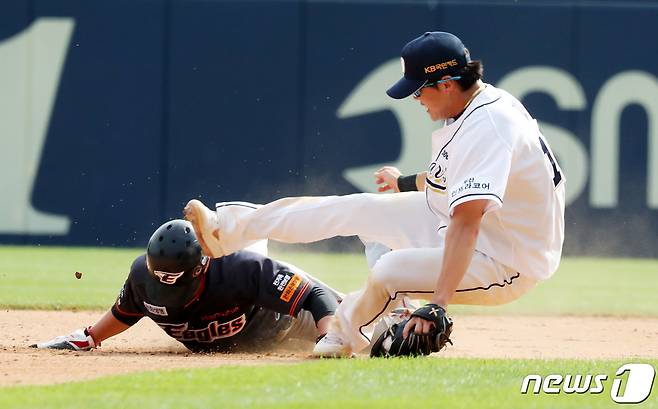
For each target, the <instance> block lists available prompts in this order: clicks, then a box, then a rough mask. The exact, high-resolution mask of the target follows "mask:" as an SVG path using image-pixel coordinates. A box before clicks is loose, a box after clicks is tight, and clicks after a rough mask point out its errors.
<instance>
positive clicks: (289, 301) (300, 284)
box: [240, 251, 313, 317]
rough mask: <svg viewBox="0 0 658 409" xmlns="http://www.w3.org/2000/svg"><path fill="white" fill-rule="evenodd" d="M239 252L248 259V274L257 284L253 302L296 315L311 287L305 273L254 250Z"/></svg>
mask: <svg viewBox="0 0 658 409" xmlns="http://www.w3.org/2000/svg"><path fill="white" fill-rule="evenodd" d="M240 253H242V254H241V255H240V256H241V257H244V260H249V261H248V262H247V264H248V265H249V266H250V267H249V268H248V270H249V271H248V273H249V274H250V275H251V276H252V283H254V284H255V287H256V288H255V289H256V294H255V295H256V298H255V300H254V303H255V304H256V305H259V306H261V307H265V308H267V309H269V310H272V311H275V312H279V313H281V314H286V315H292V316H293V317H295V316H297V314H298V313H299V311H300V310H301V308H302V305H303V304H304V301H305V300H306V297H308V295H309V293H310V291H311V288H312V287H313V283H312V282H311V280H310V279H309V277H308V275H307V274H306V273H304V272H303V271H301V270H298V269H296V268H294V267H292V266H288V265H286V264H283V263H280V262H278V261H276V260H273V259H271V258H268V257H264V256H262V255H260V254H257V253H253V252H249V251H242V252H240ZM243 274H244V272H243Z"/></svg>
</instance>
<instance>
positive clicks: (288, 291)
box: [279, 274, 302, 302]
mask: <svg viewBox="0 0 658 409" xmlns="http://www.w3.org/2000/svg"><path fill="white" fill-rule="evenodd" d="M301 283H302V278H301V277H299V276H298V275H296V274H295V275H293V276H292V278H291V279H290V281H289V282H288V285H287V286H286V288H284V289H283V293H281V297H279V298H281V300H283V301H285V302H289V301H290V299H291V298H292V296H293V294H295V291H296V290H297V288H298V287H299V285H300V284H301Z"/></svg>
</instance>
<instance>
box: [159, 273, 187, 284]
mask: <svg viewBox="0 0 658 409" xmlns="http://www.w3.org/2000/svg"><path fill="white" fill-rule="evenodd" d="M153 274H155V275H156V276H158V277H159V278H160V282H161V283H163V284H169V285H171V284H176V280H178V279H179V278H181V276H182V275H183V274H185V271H181V272H180V273H168V272H166V271H159V270H155V271H154V272H153Z"/></svg>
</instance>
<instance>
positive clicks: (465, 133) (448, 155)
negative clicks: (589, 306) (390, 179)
mask: <svg viewBox="0 0 658 409" xmlns="http://www.w3.org/2000/svg"><path fill="white" fill-rule="evenodd" d="M432 157H433V158H432V162H431V163H430V166H429V169H428V175H427V180H426V182H427V183H426V195H427V200H428V203H429V206H430V208H431V209H432V211H433V212H435V213H437V214H440V215H444V217H445V215H450V216H451V215H452V213H453V211H454V209H455V207H456V206H458V205H459V204H461V203H465V202H467V201H470V200H476V199H486V200H488V201H489V203H488V205H487V207H486V210H485V215H484V217H483V219H482V223H481V226H480V233H479V235H478V240H477V244H476V249H477V250H479V251H481V252H483V253H485V254H487V255H488V256H490V257H492V258H493V259H494V260H496V261H498V262H500V263H501V264H504V265H506V266H509V267H511V268H514V269H516V270H517V271H519V272H521V273H523V274H529V275H532V276H533V277H535V278H537V279H546V278H548V277H550V276H551V275H552V274H553V273H554V272H555V270H556V269H557V267H558V264H559V261H560V255H561V253H562V243H563V240H564V185H565V177H564V173H563V172H562V171H561V169H560V167H559V166H558V164H557V162H556V160H555V156H554V155H553V153H552V152H551V150H550V148H549V147H548V143H547V142H546V140H545V139H544V137H543V136H542V134H541V132H540V131H539V128H538V126H537V122H536V121H535V120H534V119H533V118H532V117H531V116H530V114H528V112H527V111H526V109H525V108H524V106H523V105H522V104H521V103H520V102H519V101H518V100H517V99H516V98H514V97H513V96H512V95H510V94H509V93H507V92H505V91H503V90H500V89H497V88H495V87H494V86H492V85H489V84H486V88H485V89H484V90H483V91H482V92H481V93H480V94H479V95H478V96H477V97H476V98H475V99H474V100H473V102H471V104H470V105H469V106H468V108H467V109H466V110H465V111H464V113H462V115H460V116H459V117H458V118H457V119H456V120H449V121H447V122H446V124H445V126H444V127H442V128H441V129H439V130H437V131H435V132H434V133H433V134H432Z"/></svg>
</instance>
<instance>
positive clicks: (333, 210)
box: [217, 192, 536, 352]
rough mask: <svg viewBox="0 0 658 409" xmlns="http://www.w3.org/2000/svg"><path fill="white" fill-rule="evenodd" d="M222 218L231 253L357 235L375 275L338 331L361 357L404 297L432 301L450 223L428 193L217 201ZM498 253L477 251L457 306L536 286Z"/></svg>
mask: <svg viewBox="0 0 658 409" xmlns="http://www.w3.org/2000/svg"><path fill="white" fill-rule="evenodd" d="M217 214H218V215H219V223H220V234H219V236H220V243H221V247H222V249H223V250H224V252H225V253H226V254H230V253H232V252H234V251H237V250H240V249H243V248H245V247H247V246H250V245H253V244H254V243H256V242H257V241H259V240H262V239H265V238H269V239H272V240H277V241H281V242H284V243H310V242H314V241H318V240H323V239H327V238H331V237H335V236H359V237H360V238H361V240H362V241H363V242H364V243H365V245H366V256H367V257H368V265H369V267H370V270H371V274H370V275H369V277H368V281H367V283H366V285H365V288H363V289H362V290H359V291H356V292H353V293H351V294H348V295H347V296H346V297H345V299H344V300H343V302H342V303H341V304H340V306H339V308H338V310H337V311H336V317H337V319H338V321H337V325H336V327H335V328H334V329H335V330H336V331H337V332H340V333H341V335H342V336H343V338H344V339H345V340H346V341H348V342H350V344H351V346H352V350H353V351H355V352H356V351H360V350H361V349H363V348H364V347H366V346H367V345H368V343H369V341H370V339H369V338H370V336H371V333H372V324H373V323H374V322H376V321H377V319H378V318H379V317H380V316H381V315H382V314H384V313H387V312H389V311H390V310H392V309H393V308H395V307H396V306H397V305H398V301H401V300H402V298H403V297H404V296H408V297H410V298H421V299H426V298H429V294H431V293H432V292H433V291H434V288H435V286H436V282H437V280H438V276H439V274H440V271H441V265H442V257H443V243H444V238H445V231H446V226H447V223H446V221H447V220H448V218H447V217H442V216H437V215H435V214H433V213H431V211H430V210H429V208H428V206H427V203H426V201H425V194H424V193H422V192H405V193H395V194H371V193H360V194H352V195H345V196H321V197H291V198H284V199H280V200H276V201H274V202H271V203H268V204H266V205H254V204H251V203H245V202H227V203H218V204H217ZM492 256H493V257H495V255H486V254H483V253H481V252H479V251H477V250H476V251H475V253H474V255H473V259H472V261H471V264H470V266H469V268H468V270H467V271H466V274H465V275H464V278H463V280H462V282H461V283H460V285H459V288H458V289H457V292H456V293H455V295H454V296H453V298H452V299H451V304H475V305H498V304H504V303H507V302H511V301H513V300H515V299H517V298H519V297H520V296H521V295H523V294H524V293H526V292H527V291H528V290H530V289H531V288H533V287H534V285H535V284H536V279H534V278H532V277H530V276H527V275H523V274H521V273H519V272H517V271H515V270H513V269H511V268H509V267H507V266H504V265H502V264H500V263H498V262H497V261H496V260H495V258H493V257H492Z"/></svg>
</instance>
